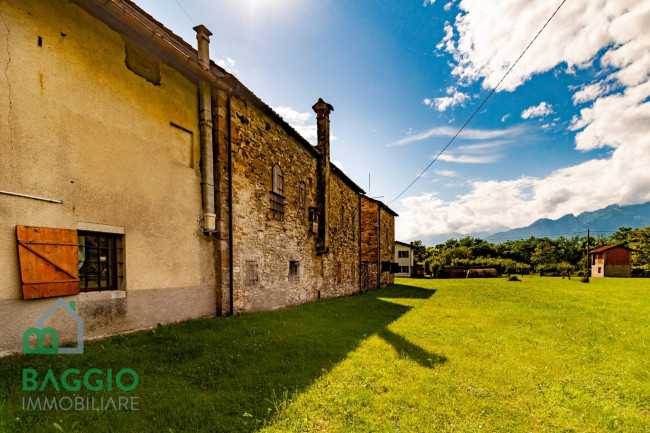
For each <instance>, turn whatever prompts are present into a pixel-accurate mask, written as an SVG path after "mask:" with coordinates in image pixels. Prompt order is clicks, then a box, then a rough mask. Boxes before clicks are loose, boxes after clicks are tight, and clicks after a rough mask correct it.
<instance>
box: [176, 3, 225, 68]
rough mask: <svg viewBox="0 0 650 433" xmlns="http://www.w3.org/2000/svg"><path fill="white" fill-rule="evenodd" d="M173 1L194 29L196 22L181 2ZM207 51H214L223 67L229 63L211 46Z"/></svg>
mask: <svg viewBox="0 0 650 433" xmlns="http://www.w3.org/2000/svg"><path fill="white" fill-rule="evenodd" d="M174 1H175V2H176V4H177V5H178V7H179V8H181V10H182V11H183V13H184V14H185V16H186V17H187V19H189V20H190V22H191V23H192V25H193V26H195V27H196V21H194V20H193V19H192V17H191V16H190V14H189V13H188V12H187V10H186V9H185V8H184V7H183V5H182V4H181V2H180V1H178V0H174ZM209 49H210V50H211V51H214V52H215V53H216V54H217V57H219V58H221V60H223V62H224V65H226V66H227V65H228V63H229V62H228V61H227V60H226V59H224V57H223V56H222V55H221V54H219V51H217V49H216V48H214V47H213V46H212V45H210V47H209Z"/></svg>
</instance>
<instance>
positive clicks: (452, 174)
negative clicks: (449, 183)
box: [433, 170, 458, 177]
mask: <svg viewBox="0 0 650 433" xmlns="http://www.w3.org/2000/svg"><path fill="white" fill-rule="evenodd" d="M433 172H434V173H435V174H437V175H439V176H445V177H457V176H458V173H456V172H455V171H453V170H433Z"/></svg>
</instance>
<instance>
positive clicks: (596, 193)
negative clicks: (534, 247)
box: [397, 0, 650, 239]
mask: <svg viewBox="0 0 650 433" xmlns="http://www.w3.org/2000/svg"><path fill="white" fill-rule="evenodd" d="M557 3H558V2H548V1H546V0H493V1H490V2H486V1H482V0H463V1H461V2H460V3H459V4H458V7H459V8H460V10H461V13H460V14H459V15H458V16H457V17H456V20H455V23H454V27H455V28H454V29H452V31H451V34H452V37H451V38H449V39H448V40H445V41H444V47H445V49H446V50H447V51H449V52H450V53H452V54H453V56H454V59H455V66H454V67H453V74H455V75H456V76H457V78H458V80H459V81H460V82H464V83H471V82H476V81H480V80H482V85H483V86H484V87H486V88H491V87H494V85H496V83H497V82H498V81H499V80H500V79H501V77H502V76H503V74H504V73H505V71H506V70H507V69H508V68H509V67H510V65H511V64H512V62H513V61H514V60H515V59H516V58H517V57H518V56H519V54H520V53H521V52H522V51H523V49H524V48H525V46H526V45H527V44H528V43H529V42H530V40H531V38H532V37H533V36H534V34H535V33H536V32H537V30H539V27H540V26H541V23H543V22H545V21H546V19H548V17H549V16H550V15H551V13H552V12H553V11H554V10H555V8H556V7H557ZM648 22H650V0H641V1H639V0H597V1H593V0H574V1H571V2H566V3H565V5H564V6H563V7H562V9H561V10H560V12H559V13H558V14H557V15H556V17H555V18H554V19H553V21H552V22H551V23H550V24H549V26H548V27H547V29H546V30H545V31H544V32H543V33H542V34H541V36H540V37H539V38H538V40H537V41H536V42H535V44H533V46H532V47H531V48H530V50H529V51H528V53H527V54H526V56H525V57H524V58H523V61H522V62H520V63H519V64H518V65H517V67H516V68H515V69H513V71H512V72H511V74H510V75H509V76H508V78H507V79H506V80H505V81H504V83H503V89H502V90H508V91H513V90H515V89H516V88H517V87H519V86H520V85H522V84H523V83H525V82H526V81H527V80H528V79H529V78H531V77H532V76H533V75H535V74H539V73H543V72H546V71H549V70H551V69H553V68H555V67H557V66H560V67H563V68H565V67H566V68H568V69H569V70H572V69H573V70H575V69H579V68H584V67H586V66H588V65H591V64H595V62H600V65H601V66H602V69H601V70H602V72H603V73H604V74H605V75H606V76H605V78H604V79H602V80H601V81H599V82H596V83H591V84H588V85H585V86H583V87H579V88H577V89H573V90H575V93H574V95H573V98H572V99H573V102H574V103H575V104H582V103H588V104H587V106H585V107H584V108H582V109H581V110H580V112H579V114H578V115H576V116H575V117H574V118H573V120H572V121H571V123H570V127H569V128H570V129H571V130H572V131H575V132H576V136H575V147H576V149H577V150H580V151H590V150H593V149H598V148H609V149H611V153H609V154H608V155H607V156H604V157H600V158H594V159H591V160H587V161H585V162H583V163H580V164H577V165H573V166H569V167H565V168H560V169H557V170H555V171H554V172H552V173H551V174H550V175H548V176H545V177H523V178H520V179H514V180H502V181H497V180H489V181H475V182H473V183H472V184H471V186H470V191H469V192H468V193H467V194H464V195H461V196H459V197H458V198H457V199H456V200H453V201H444V200H442V199H441V198H440V197H439V196H438V195H437V194H436V193H426V194H421V195H418V196H414V197H407V198H405V199H403V200H402V201H401V206H402V208H403V209H400V218H399V219H398V226H397V234H398V236H399V237H400V238H403V239H413V238H415V237H418V236H423V235H431V234H442V233H449V232H458V233H471V232H477V231H496V230H502V229H504V228H511V227H521V226H526V225H528V224H531V223H532V222H534V221H535V220H537V219H538V218H542V217H546V218H559V217H561V216H563V215H565V214H569V213H573V214H578V213H581V212H585V211H591V210H595V209H599V208H602V207H605V206H607V205H610V204H613V203H618V204H621V205H627V204H636V203H643V202H646V201H650V170H648V169H647V167H650V140H648V137H650V31H649V30H648V25H647V23H648ZM454 33H456V34H457V35H458V36H457V37H454V36H453V34H454ZM601 54H602V55H601ZM599 56H600V57H599ZM566 68H565V69H566ZM601 76H602V74H601ZM614 89H616V90H617V92H616V93H611V92H612V90H614Z"/></svg>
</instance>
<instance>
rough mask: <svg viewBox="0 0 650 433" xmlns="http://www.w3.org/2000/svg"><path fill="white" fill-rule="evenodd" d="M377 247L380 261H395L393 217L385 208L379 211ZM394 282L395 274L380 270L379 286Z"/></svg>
mask: <svg viewBox="0 0 650 433" xmlns="http://www.w3.org/2000/svg"><path fill="white" fill-rule="evenodd" d="M379 219H380V224H379V239H380V240H379V247H380V252H379V255H380V261H381V262H394V261H395V217H394V216H393V215H391V214H390V213H388V212H387V211H386V210H385V209H380V211H379ZM394 282H395V275H394V274H391V273H390V270H389V271H388V272H381V279H380V286H381V287H384V286H386V285H388V284H393V283H394Z"/></svg>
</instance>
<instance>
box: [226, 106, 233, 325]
mask: <svg viewBox="0 0 650 433" xmlns="http://www.w3.org/2000/svg"><path fill="white" fill-rule="evenodd" d="M231 99H232V96H231V95H230V94H228V107H227V115H228V266H230V272H229V273H228V279H229V283H230V293H229V296H230V315H231V316H232V315H233V314H234V313H235V305H234V302H235V301H234V281H235V280H234V276H233V264H234V260H233V257H234V254H233V239H232V234H233V226H232V225H233V218H232V135H231V123H232V119H231V117H230V116H231V115H232V114H231V104H232V102H231Z"/></svg>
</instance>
